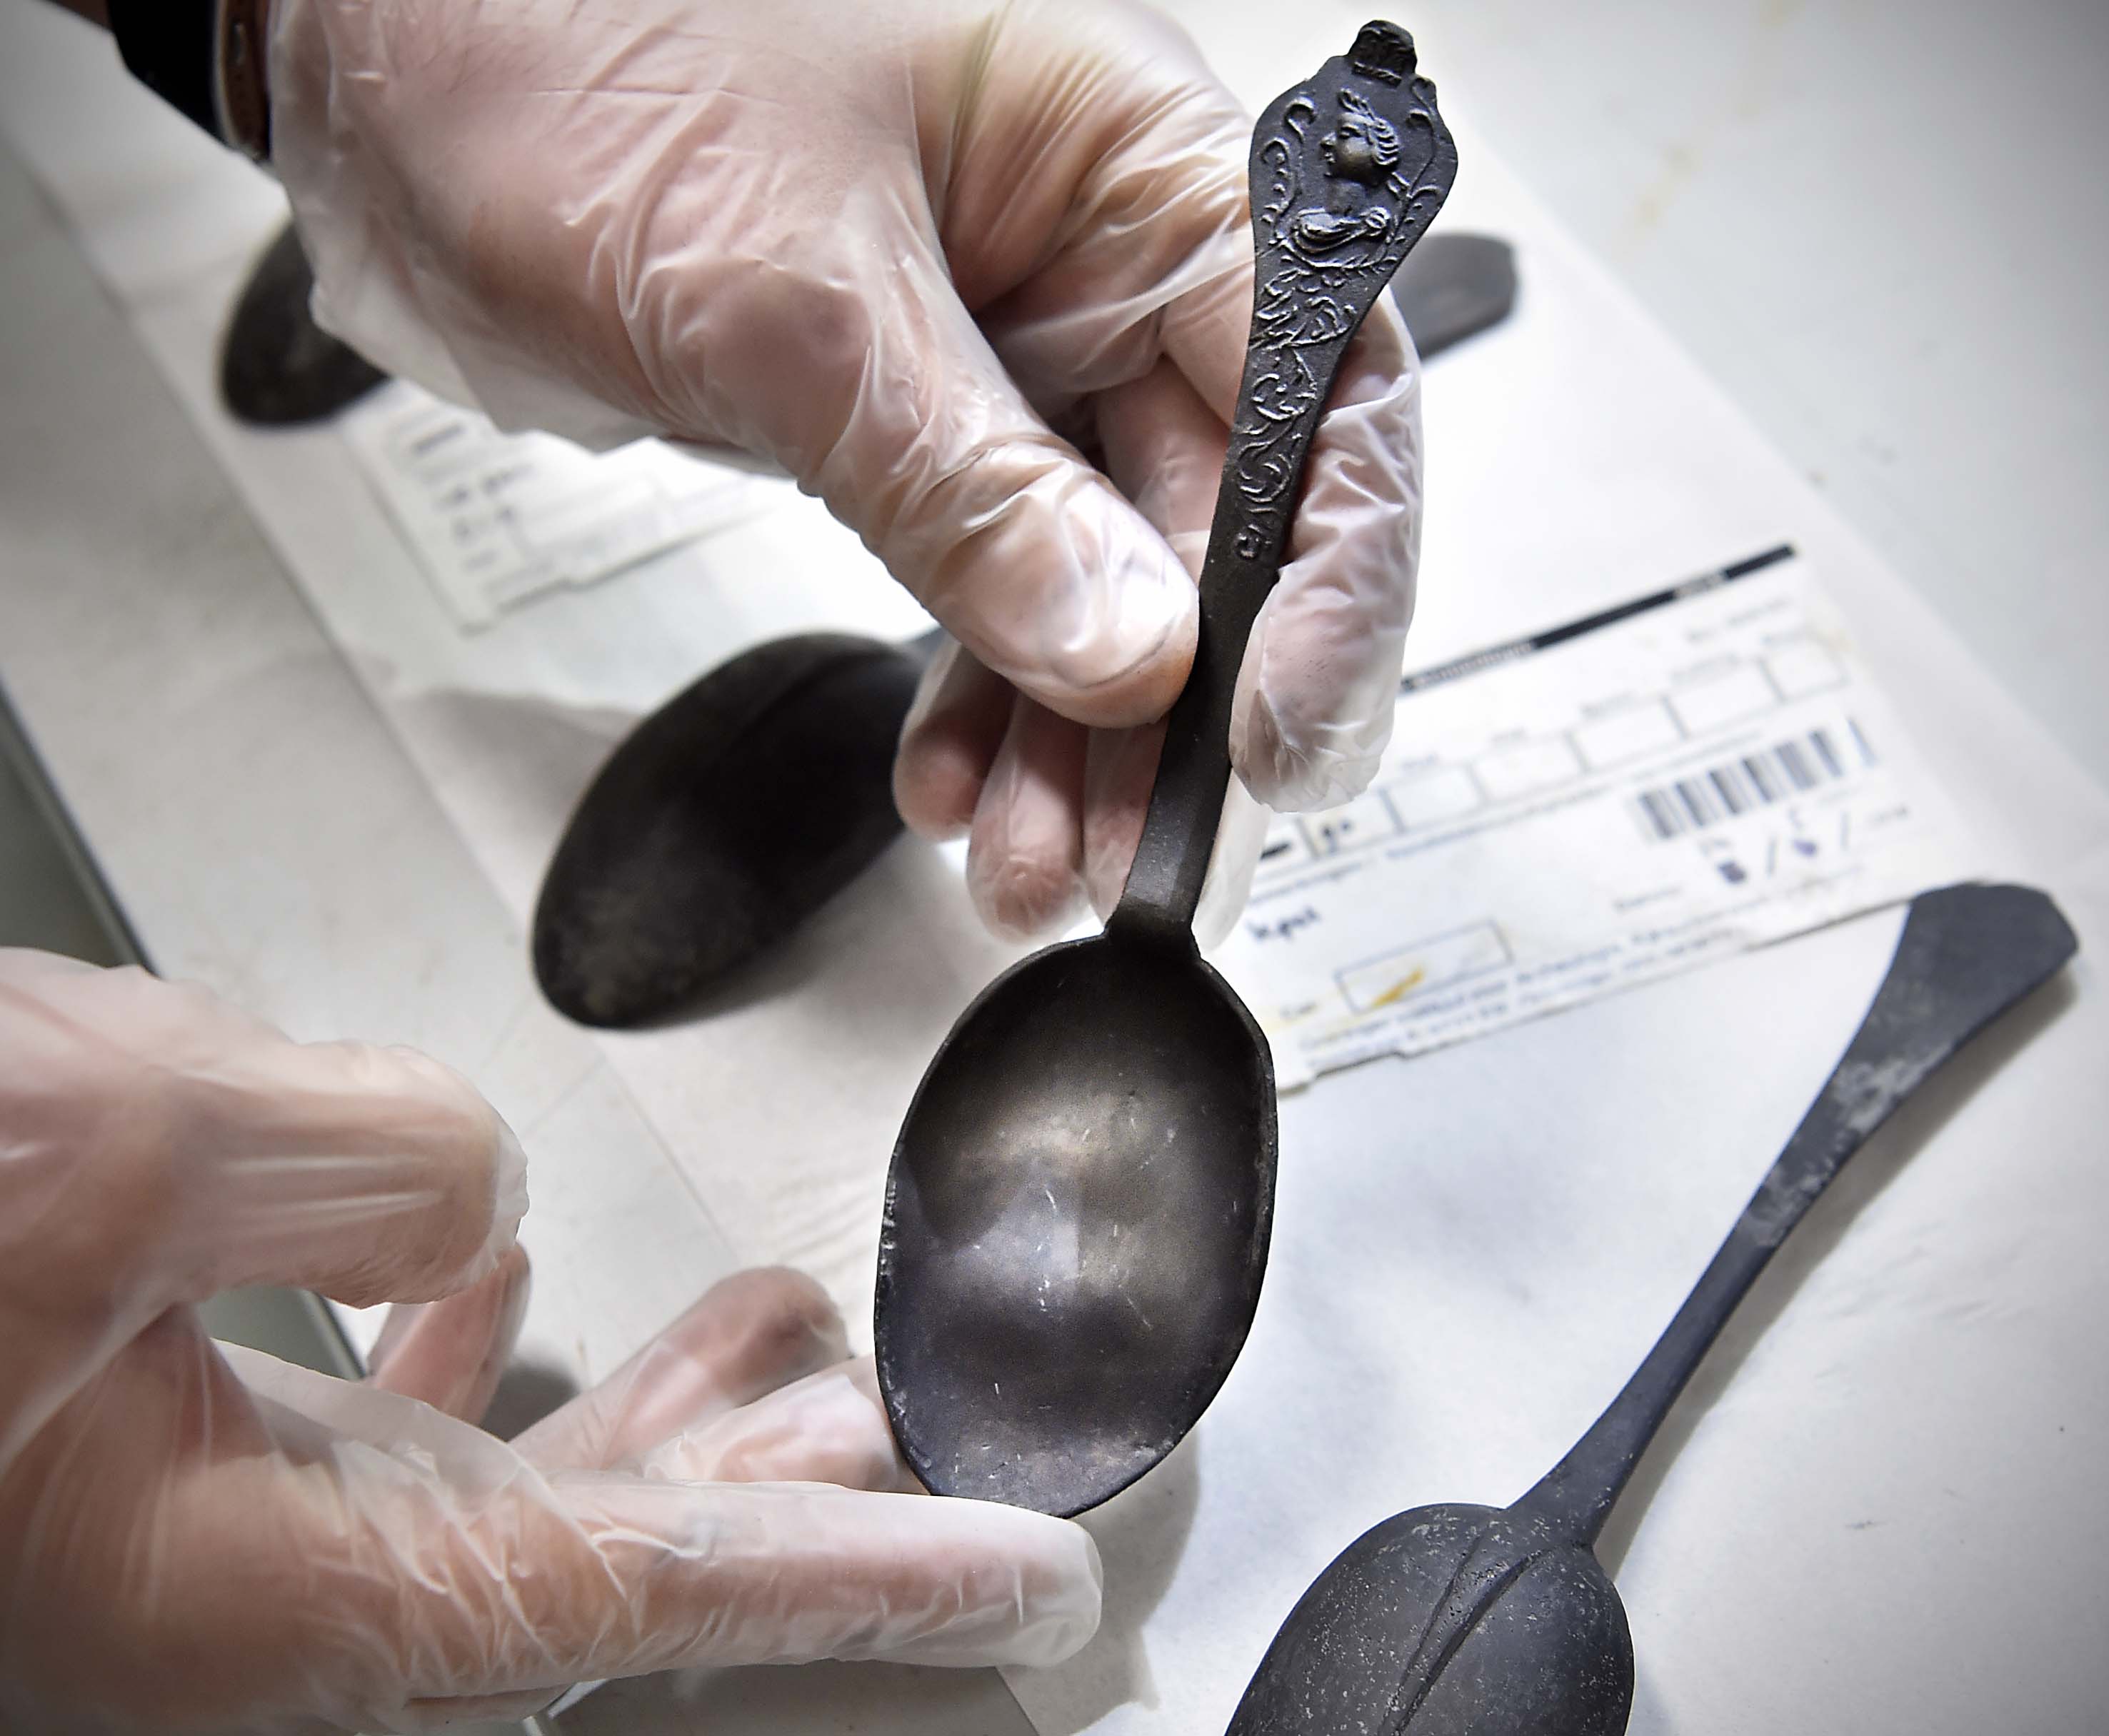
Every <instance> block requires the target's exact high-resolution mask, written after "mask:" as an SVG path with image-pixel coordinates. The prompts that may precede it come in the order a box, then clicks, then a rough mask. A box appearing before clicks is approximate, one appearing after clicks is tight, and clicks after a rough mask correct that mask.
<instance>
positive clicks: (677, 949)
mask: <svg viewBox="0 0 2109 1736" xmlns="http://www.w3.org/2000/svg"><path fill="white" fill-rule="evenodd" d="M289 233H290V231H289ZM1391 294H1392V300H1393V301H1394V302H1396V303H1397V304H1398V309H1399V311H1400V312H1401V313H1403V314H1404V315H1405V316H1406V323H1407V330H1409V331H1411V333H1412V334H1413V343H1414V348H1415V349H1417V350H1418V351H1420V358H1421V359H1422V360H1423V361H1426V360H1428V359H1429V358H1430V357H1433V356H1436V355H1439V354H1442V352H1443V351H1444V350H1445V349H1449V348H1450V347H1451V346H1452V345H1454V344H1457V343H1460V342H1461V341H1463V340H1465V338H1468V337H1470V336H1474V334H1476V333H1478V332H1480V331H1485V330H1486V329H1487V328H1488V327H1489V326H1492V325H1495V324H1497V323H1498V322H1500V321H1502V319H1504V318H1506V317H1507V315H1508V313H1509V311H1510V309H1511V308H1513V307H1514V306H1515V263H1514V256H1513V255H1511V251H1510V250H1509V246H1508V244H1507V243H1506V241H1497V240H1495V239H1494V238H1493V237H1490V236H1484V235H1459V234H1442V235H1431V236H1429V237H1427V239H1426V240H1425V241H1422V242H1421V243H1420V246H1417V247H1416V249H1415V250H1413V252H1412V253H1411V254H1410V255H1408V256H1407V260H1406V263H1405V264H1403V265H1402V266H1401V267H1400V268H1399V270H1398V276H1397V277H1395V278H1394V279H1393V282H1392V286H1391ZM305 305H306V304H305V301H302V302H301V303H300V311H301V313H302V315H303V317H305ZM230 343H231V340H230ZM289 383H290V382H289ZM942 638H943V635H942V634H940V633H926V634H923V635H921V636H920V637H919V638H914V639H910V640H909V641H908V642H907V643H905V644H904V645H899V646H894V645H889V644H887V643H885V642H884V641H883V640H880V639H874V638H862V637H860V636H857V635H854V634H840V633H802V634H792V635H789V636H788V637H786V638H780V639H771V640H769V641H767V642H766V643H763V644H761V645H757V646H756V647H753V648H752V650H749V651H743V652H741V653H740V654H739V655H738V656H736V657H731V658H729V659H727V660H726V661H725V662H723V663H721V664H720V665H718V666H717V667H716V668H715V669H713V670H710V671H709V672H708V673H707V674H703V675H701V676H699V677H698V678H697V679H696V680H694V681H693V682H692V683H690V684H689V686H687V687H685V688H683V689H682V690H681V691H680V692H679V693H677V694H676V695H675V697H673V698H672V699H670V700H669V701H666V704H665V705H663V706H661V707H660V708H659V709H658V710H656V711H654V712H653V714H652V715H650V716H649V717H648V718H646V719H644V721H643V722H642V723H640V724H638V725H637V727H636V728H635V729H634V730H632V731H631V732H630V734H629V735H627V736H625V737H624V738H623V740H622V741H621V742H620V743H619V744H618V745H617V746H616V749H615V751H613V752H612V754H610V755H609V756H608V758H607V762H606V764H604V765H603V767H602V769H600V771H599V772H598V773H596V774H595V776H594V782H593V783H592V785H591V787H589V789H588V790H587V791H586V794H585V796H583V797H582V798H581V799H580V802H579V805H578V807H577V809H576V810H575V811H574V812H573V814H572V815H571V818H570V820H569V821H567V823H566V824H565V827H564V835H563V837H562V840H561V841H559V842H558V846H557V850H556V854H555V855H554V856H553V858H552V859H551V861H550V863H549V872H548V873H547V875H546V877H544V881H543V883H542V891H541V895H540V898H539V900H538V901H537V903H536V905H535V931H534V945H533V951H534V961H535V978H536V980H537V981H539V982H540V984H541V985H542V992H543V993H544V994H546V995H547V996H548V997H549V1002H550V1004H551V1005H553V1006H554V1007H555V1008H557V1010H558V1012H562V1013H564V1014H566V1015H567V1017H571V1018H574V1019H576V1020H577V1021H579V1022H580V1023H581V1024H585V1025H598V1026H632V1025H641V1024H645V1023H648V1022H650V1021H655V1020H659V1019H664V1018H667V1017H671V1016H675V1015H677V1014H679V1013H680V1012H682V1011H683V1010H684V1008H690V1007H693V1006H695V1005H698V1004H699V1003H702V1002H703V1001H704V1000H705V999H707V997H708V996H709V995H710V994H711V993H712V992H713V991H715V990H717V989H718V988H719V987H720V985H722V984H723V983H725V981H727V980H728V979H729V978H731V977H732V976H734V975H735V973H737V972H739V971H741V970H743V968H745V967H747V966H748V965H750V964H752V963H755V962H756V961H757V960H759V959H760V958H762V957H763V956H764V955H765V954H767V953H768V952H769V951H770V949H772V948H773V947H775V945H778V943H779V942H780V941H783V940H787V939H788V937H789V936H790V935H791V934H792V932H793V931H794V930H796V929H797V927H799V925H800V924H801V923H802V922H805V921H806V918H809V917H811V915H813V914H814V913H815V912H816V911H818V910H819V909H820V908H821V906H822V905H824V904H826V903H827V902H828V900H829V899H831V898H833V896H834V895H836V894H837V893H838V892H839V891H842V888H843V887H844V886H847V884H848V883H849V882H851V881H852V880H854V879H855V878H856V877H857V876H858V875H859V874H860V873H863V872H864V870H865V868H868V867H869V866H870V865H871V863H873V862H874V861H875V860H876V859H878V856H879V855H880V854H881V853H883V851H884V850H885V849H886V847H887V845H889V844H891V843H892V841H893V840H894V838H895V837H896V836H897V835H898V834H899V832H900V830H901V821H900V818H899V816H898V815H897V814H896V813H895V811H894V806H893V747H894V743H895V742H896V740H897V739H898V738H899V737H900V734H901V725H902V724H903V723H905V721H906V719H907V716H908V707H909V704H910V701H912V700H913V698H914V697H915V683H916V681H917V679H918V678H919V676H920V675H921V674H922V672H923V670H924V668H925V666H926V665H928V663H929V661H930V659H931V658H932V657H933V656H935V655H936V653H937V647H938V645H939V644H940V643H942Z"/></svg>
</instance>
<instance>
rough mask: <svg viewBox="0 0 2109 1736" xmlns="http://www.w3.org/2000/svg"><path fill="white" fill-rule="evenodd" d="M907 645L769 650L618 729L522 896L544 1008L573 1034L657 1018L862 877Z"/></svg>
mask: <svg viewBox="0 0 2109 1736" xmlns="http://www.w3.org/2000/svg"><path fill="white" fill-rule="evenodd" d="M924 649H925V647H924V645H923V644H922V643H921V642H917V643H915V644H914V645H911V646H910V647H895V646H891V645H885V644H882V643H879V642H878V640H875V639H866V638H856V637H855V636H853V635H851V634H837V633H808V634H797V635H796V636H794V637H793V638H783V639H773V640H771V641H770V642H769V643H766V644H764V645H761V646H757V647H755V648H754V649H753V650H752V651H749V652H744V653H743V654H742V655H741V656H737V657H734V659H733V660H732V661H729V662H728V663H725V664H722V665H720V666H719V667H718V668H716V669H714V670H711V672H710V673H709V674H707V675H705V676H703V677H702V679H700V680H698V681H696V682H694V683H692V684H691V685H690V686H689V687H688V688H684V689H683V691H682V692H680V694H678V695H677V696H676V697H675V698H673V699H671V700H670V701H667V703H666V705H664V706H662V707H661V708H660V709H659V710H657V711H655V712H653V714H652V715H651V716H650V717H648V718H647V719H645V720H644V723H642V724H639V726H638V727H637V728H635V730H634V731H632V732H631V733H630V735H629V736H628V737H625V740H624V741H623V742H622V745H621V746H620V747H618V748H617V749H616V751H615V752H614V753H613V754H612V755H610V756H609V758H608V760H607V764H605V765H603V767H602V768H601V769H600V771H599V772H598V773H597V774H596V776H595V777H594V781H593V783H592V785H591V786H590V787H589V788H588V790H587V791H586V793H585V796H583V797H581V798H580V802H579V805H578V808H577V809H576V812H575V813H574V814H572V816H571V820H570V822H569V823H568V824H567V826H566V827H565V828H564V836H563V839H562V842H561V843H559V844H558V846H557V852H556V854H555V855H554V856H553V858H552V859H551V860H550V863H549V873H547V874H546V875H545V876H544V878H543V882H542V891H541V894H540V897H539V898H538V899H537V900H536V902H535V925H534V936H533V953H534V962H535V980H536V981H538V982H539V983H540V985H541V986H542V992H543V993H544V994H546V995H547V996H548V997H549V1002H550V1004H551V1005H553V1007H555V1008H557V1010H558V1012H562V1013H563V1014H564V1015H566V1016H567V1017H570V1018H573V1019H576V1020H577V1021H579V1022H580V1024H583V1025H594V1026H608V1027H621V1026H634V1025H639V1024H642V1023H644V1022H646V1021H649V1020H652V1019H656V1018H661V1017H665V1016H666V1014H668V1013H670V1012H674V1011H675V1010H677V1009H678V1008H680V1007H681V1006H682V1005H683V1004H684V1003H688V1002H691V1001H693V1000H695V999H698V997H700V996H702V995H704V994H707V993H709V992H710V991H711V990H712V989H714V988H715V987H716V986H717V985H720V983H722V982H723V981H725V979H726V978H727V977H728V976H731V975H732V974H733V973H734V972H735V971H737V970H738V969H739V968H740V967H742V966H743V965H744V964H746V963H747V962H748V961H749V960H750V959H752V958H755V957H756V955H757V954H761V952H763V951H765V950H766V949H768V948H769V947H770V946H772V945H775V943H776V942H777V941H778V940H781V939H782V938H783V937H784V936H785V935H787V934H788V933H789V932H790V931H792V930H793V928H795V927H797V925H798V924H799V923H801V922H803V921H804V920H805V919H806V918H807V917H809V916H810V915H811V914H812V913H813V912H814V911H815V910H817V909H820V906H821V905H822V904H825V903H826V902H827V901H828V900H829V899H830V898H832V897H833V896H834V895H835V894H836V893H837V892H838V891H841V890H842V888H843V887H844V886H847V885H848V884H849V882H851V881H852V880H854V879H855V878H856V877H857V875H858V874H860V873H862V872H863V870H864V869H865V868H866V867H867V866H869V863H871V861H872V859H874V857H876V856H877V855H878V853H879V852H880V851H881V850H884V849H885V848H886V846H887V845H888V844H889V843H891V842H892V840H893V839H894V838H895V837H896V836H898V835H899V833H900V831H901V820H900V817H899V816H898V815H897V814H895V812H894V811H893V804H892V800H891V799H890V796H889V795H888V793H887V792H888V791H890V787H891V786H890V783H889V779H890V778H891V776H892V761H893V742H894V739H895V737H896V736H898V735H899V734H900V733H901V720H902V719H904V718H905V717H906V715H908V706H909V703H910V701H911V700H912V699H913V698H914V697H915V683H916V681H917V679H919V677H920V675H921V674H922V670H923V666H924Z"/></svg>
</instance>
